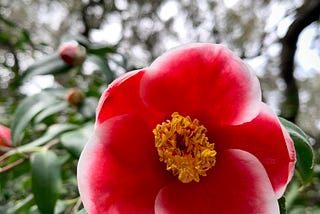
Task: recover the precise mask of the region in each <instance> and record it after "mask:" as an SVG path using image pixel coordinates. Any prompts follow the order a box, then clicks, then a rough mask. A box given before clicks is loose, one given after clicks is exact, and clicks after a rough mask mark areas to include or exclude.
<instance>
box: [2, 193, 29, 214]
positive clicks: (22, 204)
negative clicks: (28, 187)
mask: <svg viewBox="0 0 320 214" xmlns="http://www.w3.org/2000/svg"><path fill="white" fill-rule="evenodd" d="M32 205H34V199H33V195H31V194H30V195H28V196H27V197H26V198H24V199H23V200H21V201H19V202H18V203H17V204H15V205H14V206H13V207H10V208H9V209H8V210H7V214H13V213H14V214H19V213H26V210H28V209H29V208H30V207H31V206H32Z"/></svg>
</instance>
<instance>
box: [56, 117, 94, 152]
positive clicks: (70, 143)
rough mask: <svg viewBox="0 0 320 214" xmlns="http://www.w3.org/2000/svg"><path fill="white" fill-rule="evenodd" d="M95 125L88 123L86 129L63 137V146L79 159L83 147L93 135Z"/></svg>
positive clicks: (65, 134) (68, 133) (71, 132)
mask: <svg viewBox="0 0 320 214" xmlns="http://www.w3.org/2000/svg"><path fill="white" fill-rule="evenodd" d="M93 128H94V125H93V123H88V124H86V125H85V126H84V127H82V128H80V129H77V130H74V131H70V132H66V133H64V134H63V135H61V143H62V145H63V146H64V147H65V148H66V149H67V150H68V151H69V152H70V153H71V154H72V155H73V156H75V157H77V158H79V157H80V154H81V152H82V149H83V147H84V146H85V144H86V143H87V142H88V140H89V138H90V137H91V135H92V132H93Z"/></svg>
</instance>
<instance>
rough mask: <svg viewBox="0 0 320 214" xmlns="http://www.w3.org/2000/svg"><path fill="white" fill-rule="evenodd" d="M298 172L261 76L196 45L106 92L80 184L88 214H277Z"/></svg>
mask: <svg viewBox="0 0 320 214" xmlns="http://www.w3.org/2000/svg"><path fill="white" fill-rule="evenodd" d="M294 164H295V150H294V147H293V142H292V140H291V138H290V136H289V135H288V133H287V131H286V130H284V128H283V127H282V126H281V124H280V123H279V120H278V118H277V116H276V115H275V114H274V113H273V112H272V111H271V110H270V108H269V107H267V106H266V105H265V104H264V103H263V102H262V101H261V92H260V85H259V81H258V79H257V78H256V76H255V75H254V73H253V72H252V71H251V70H250V69H249V68H248V67H247V66H246V65H245V64H244V63H243V62H242V61H241V60H240V59H239V58H237V57H236V56H234V55H233V54H232V53H231V52H230V51H229V50H227V49H226V48H224V47H223V46H221V45H215V44H190V45H187V46H183V47H180V48H177V49H174V50H171V51H169V52H167V53H165V54H164V55H162V56H161V57H159V58H158V59H157V60H155V61H154V62H153V63H152V64H151V66H150V67H147V68H145V69H141V70H136V71H132V72H129V73H127V74H125V75H123V76H122V77H120V78H118V79H117V80H115V81H114V82H113V83H112V84H111V85H110V86H109V87H108V88H107V89H106V91H105V92H104V93H103V95H102V97H101V99H100V101H99V105H98V108H97V118H96V126H95V131H94V135H93V137H92V139H91V140H90V142H89V143H87V145H86V147H85V148H84V150H83V153H82V155H81V157H80V160H79V165H78V185H79V190H80V195H81V199H82V201H83V204H84V207H85V208H86V210H87V211H88V213H90V214H101V213H112V214H114V213H175V214H176V213H181V214H188V213H245V214H248V213H259V214H263V213H271V214H274V213H279V207H278V203H277V199H278V198H280V197H281V196H282V194H283V193H284V190H285V188H286V185H287V184H288V182H289V181H290V179H291V177H292V175H293V171H294Z"/></svg>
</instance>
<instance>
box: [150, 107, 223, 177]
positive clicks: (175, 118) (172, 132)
mask: <svg viewBox="0 0 320 214" xmlns="http://www.w3.org/2000/svg"><path fill="white" fill-rule="evenodd" d="M171 117H172V119H171V120H167V121H165V122H163V123H162V124H158V125H157V126H156V128H155V129H154V130H153V134H154V136H155V146H156V147H157V150H158V154H159V156H160V161H161V162H164V163H166V164H167V170H168V171H172V173H173V175H175V176H178V179H179V180H180V181H182V182H183V183H190V182H191V181H196V182H199V180H200V175H202V176H206V171H208V170H209V169H210V168H211V167H213V166H214V165H215V163H216V154H217V153H216V151H215V150H214V144H213V143H209V141H208V137H207V136H206V134H205V133H206V132H207V129H206V128H205V127H204V126H203V125H200V124H199V120H197V119H194V120H193V121H192V120H191V118H190V117H189V116H187V117H183V116H181V115H179V114H178V113H177V112H174V113H173V114H172V115H171Z"/></svg>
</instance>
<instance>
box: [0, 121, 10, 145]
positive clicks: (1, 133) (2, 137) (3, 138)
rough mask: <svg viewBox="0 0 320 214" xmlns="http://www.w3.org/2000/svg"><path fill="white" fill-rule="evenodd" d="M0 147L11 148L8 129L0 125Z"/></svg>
mask: <svg viewBox="0 0 320 214" xmlns="http://www.w3.org/2000/svg"><path fill="white" fill-rule="evenodd" d="M0 146H7V147H12V141H11V132H10V129H9V128H7V127H5V126H3V125H0Z"/></svg>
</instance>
